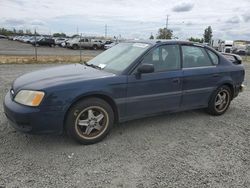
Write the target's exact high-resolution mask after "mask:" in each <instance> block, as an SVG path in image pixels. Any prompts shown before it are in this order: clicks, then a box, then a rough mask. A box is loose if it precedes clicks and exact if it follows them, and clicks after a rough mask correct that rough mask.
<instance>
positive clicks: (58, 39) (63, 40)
mask: <svg viewBox="0 0 250 188" xmlns="http://www.w3.org/2000/svg"><path fill="white" fill-rule="evenodd" d="M67 40H68V39H66V38H57V39H55V44H56V45H58V46H62V43H65V42H66V41H67Z"/></svg>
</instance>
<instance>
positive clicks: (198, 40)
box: [188, 37, 204, 43]
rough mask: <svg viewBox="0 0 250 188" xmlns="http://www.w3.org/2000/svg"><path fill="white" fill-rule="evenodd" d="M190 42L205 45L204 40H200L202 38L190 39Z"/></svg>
mask: <svg viewBox="0 0 250 188" xmlns="http://www.w3.org/2000/svg"><path fill="white" fill-rule="evenodd" d="M188 40H189V41H191V42H198V43H203V42H204V40H203V38H201V39H200V38H194V37H190V38H189V39H188Z"/></svg>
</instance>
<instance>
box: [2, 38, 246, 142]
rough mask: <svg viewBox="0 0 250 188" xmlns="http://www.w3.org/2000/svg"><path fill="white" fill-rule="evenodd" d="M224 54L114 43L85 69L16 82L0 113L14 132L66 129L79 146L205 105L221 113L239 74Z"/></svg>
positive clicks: (172, 44)
mask: <svg viewBox="0 0 250 188" xmlns="http://www.w3.org/2000/svg"><path fill="white" fill-rule="evenodd" d="M225 56H228V57H233V58H232V59H227V58H225ZM225 56H224V55H222V54H220V53H218V52H216V51H215V50H213V49H212V48H210V47H208V46H202V45H197V44H193V43H191V42H185V41H152V40H151V41H134V42H127V43H119V44H117V45H116V46H114V47H112V48H110V49H108V50H106V51H105V52H103V53H101V54H100V55H98V56H96V57H95V58H93V59H91V60H90V61H89V62H87V63H85V64H83V65H82V64H74V65H72V64H71V65H64V66H59V67H54V68H50V69H45V70H40V71H36V72H32V73H28V74H25V75H23V76H21V77H19V78H17V79H16V80H15V81H14V82H13V84H12V85H11V89H10V91H9V92H8V93H7V95H6V96H5V100H4V112H5V114H6V116H7V118H8V119H9V122H10V123H11V124H12V125H13V126H14V127H15V128H16V129H18V130H20V131H23V132H28V133H62V132H63V130H66V132H67V133H68V134H69V135H70V136H71V137H73V138H74V139H75V140H77V141H79V142H80V143H83V144H92V143H96V142H98V141H100V140H102V139H103V138H104V137H105V136H106V135H107V134H108V132H109V131H110V129H111V128H112V126H113V124H114V123H118V122H124V121H128V120H132V119H137V118H142V117H149V116H153V115H156V114H162V113H163V112H177V111H183V110H190V109H199V108H206V109H207V112H208V113H209V114H212V115H222V114H224V113H225V112H226V111H227V109H228V107H229V105H230V103H231V101H232V100H233V99H234V98H235V97H237V96H238V94H239V92H241V91H243V88H244V86H243V85H242V83H243V81H244V76H245V71H244V67H243V65H242V64H241V59H240V57H239V56H237V55H233V54H225Z"/></svg>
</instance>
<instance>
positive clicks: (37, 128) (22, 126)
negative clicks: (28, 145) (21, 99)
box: [3, 92, 64, 134]
mask: <svg viewBox="0 0 250 188" xmlns="http://www.w3.org/2000/svg"><path fill="white" fill-rule="evenodd" d="M3 105H4V113H5V115H6V117H7V119H8V121H9V123H10V124H11V125H12V126H13V127H14V128H15V129H17V130H19V131H22V132H27V133H34V134H39V133H61V132H62V131H63V121H64V111H63V110H62V109H63V108H62V107H58V106H52V107H51V106H49V107H46V106H44V107H39V108H38V107H29V106H25V105H21V104H18V103H16V102H15V101H13V99H12V97H11V94H10V92H8V93H7V95H6V96H5V99H4V104H3Z"/></svg>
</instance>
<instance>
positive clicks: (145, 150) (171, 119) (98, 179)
mask: <svg viewBox="0 0 250 188" xmlns="http://www.w3.org/2000/svg"><path fill="white" fill-rule="evenodd" d="M49 66H54V65H0V87H1V88H0V92H1V93H0V101H2V100H3V97H4V95H5V93H6V92H7V90H8V89H9V86H10V84H11V82H12V80H13V79H14V78H15V77H17V76H19V75H21V74H23V73H25V72H29V71H33V70H37V69H39V68H42V67H49ZM245 67H246V71H247V72H246V80H247V81H249V82H250V64H246V65H245ZM1 186H2V187H32V188H35V187H120V188H122V187H138V188H142V187H213V188H214V187H233V188H235V187H241V188H242V187H250V89H249V88H248V89H247V90H246V91H245V92H244V93H242V94H240V96H239V97H238V98H236V99H235V100H234V101H233V102H232V104H231V107H230V108H229V110H228V112H227V113H226V114H224V115H223V116H220V117H213V116H209V115H207V114H206V113H204V111H203V110H196V111H187V112H181V113H175V114H170V115H164V116H158V117H153V118H146V119H142V120H136V121H130V122H127V123H123V124H121V125H118V126H116V127H114V129H113V130H112V131H111V134H109V136H108V137H107V138H106V139H105V140H103V141H102V142H100V143H98V144H95V145H89V146H84V145H79V144H77V143H75V142H74V141H72V140H71V139H69V138H68V137H67V136H65V135H63V136H53V135H42V136H39V135H25V134H23V133H19V132H17V131H15V130H14V129H13V128H12V127H10V126H9V124H8V123H7V119H6V118H5V116H4V114H3V107H2V106H0V187H1Z"/></svg>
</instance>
